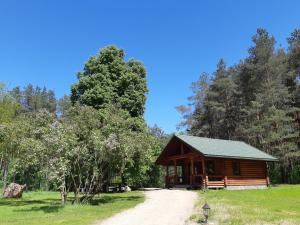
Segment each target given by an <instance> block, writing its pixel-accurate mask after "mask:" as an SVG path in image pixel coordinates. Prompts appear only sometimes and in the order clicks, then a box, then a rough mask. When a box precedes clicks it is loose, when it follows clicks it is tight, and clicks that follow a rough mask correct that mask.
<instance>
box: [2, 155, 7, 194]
mask: <svg viewBox="0 0 300 225" xmlns="http://www.w3.org/2000/svg"><path fill="white" fill-rule="evenodd" d="M7 176H8V161H6V160H4V161H3V178H2V182H3V190H5V188H6V186H7Z"/></svg>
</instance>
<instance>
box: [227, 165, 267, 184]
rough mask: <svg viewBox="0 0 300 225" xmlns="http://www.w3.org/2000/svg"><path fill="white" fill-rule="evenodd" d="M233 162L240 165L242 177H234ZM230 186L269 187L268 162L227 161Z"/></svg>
mask: <svg viewBox="0 0 300 225" xmlns="http://www.w3.org/2000/svg"><path fill="white" fill-rule="evenodd" d="M233 161H237V162H239V163H240V175H233V168H232V164H233ZM225 174H226V175H227V185H228V186H238V185H267V171H266V162H264V161H253V160H225Z"/></svg>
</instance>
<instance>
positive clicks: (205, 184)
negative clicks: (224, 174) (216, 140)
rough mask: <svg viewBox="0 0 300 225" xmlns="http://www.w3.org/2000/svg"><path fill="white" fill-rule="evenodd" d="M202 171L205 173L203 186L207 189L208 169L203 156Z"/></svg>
mask: <svg viewBox="0 0 300 225" xmlns="http://www.w3.org/2000/svg"><path fill="white" fill-rule="evenodd" d="M202 171H203V178H202V179H203V184H204V188H207V179H208V178H207V177H206V169H205V160H204V156H202Z"/></svg>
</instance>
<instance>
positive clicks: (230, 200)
mask: <svg viewBox="0 0 300 225" xmlns="http://www.w3.org/2000/svg"><path fill="white" fill-rule="evenodd" d="M199 197H200V200H199V202H198V204H197V206H196V212H197V213H195V215H193V217H192V219H193V220H195V221H197V222H199V223H200V222H201V220H203V216H202V208H201V207H202V205H203V204H204V203H205V202H207V203H208V204H209V205H210V206H211V216H210V219H209V220H210V221H211V222H214V224H215V225H218V224H220V225H221V224H226V225H245V224H251V225H271V224H272V225H277V224H278V225H279V224H280V225H299V224H300V185H280V186H278V187H272V188H269V189H265V190H240V191H229V190H220V191H213V190H210V191H206V192H202V191H200V192H199Z"/></svg>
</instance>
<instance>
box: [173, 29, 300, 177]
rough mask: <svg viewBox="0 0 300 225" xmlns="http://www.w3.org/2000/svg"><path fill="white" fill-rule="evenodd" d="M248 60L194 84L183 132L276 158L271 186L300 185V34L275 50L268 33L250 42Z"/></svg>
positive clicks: (262, 32) (185, 109) (223, 66)
mask: <svg viewBox="0 0 300 225" xmlns="http://www.w3.org/2000/svg"><path fill="white" fill-rule="evenodd" d="M252 42H253V46H251V47H250V48H249V55H248V56H247V57H246V58H245V59H241V60H240V61H239V62H238V63H237V64H235V65H234V66H231V67H227V66H226V64H225V61H224V60H223V59H221V60H220V61H219V63H218V64H217V68H216V71H215V72H214V73H213V74H212V75H210V74H207V73H203V74H202V75H201V76H200V78H199V80H198V81H196V82H194V83H193V84H192V91H193V96H191V97H190V98H189V100H190V104H189V105H187V106H179V107H177V108H178V110H179V111H180V112H182V113H183V118H184V119H183V121H182V122H181V124H179V126H180V127H181V128H183V127H184V128H186V129H187V132H188V133H189V134H192V135H197V136H205V137H211V138H221V139H232V140H242V141H245V142H247V143H249V144H251V145H253V146H256V147H257V148H259V149H262V150H263V151H265V152H267V153H269V154H272V155H274V156H276V157H278V159H279V162H278V163H275V164H270V165H269V166H270V174H271V178H272V181H273V182H277V183H281V182H283V183H299V182H300V30H295V31H294V32H292V33H291V36H290V37H288V38H287V42H288V48H287V49H283V48H275V43H276V42H275V38H274V37H273V36H272V35H270V34H269V33H268V32H267V31H266V30H265V29H258V30H257V33H256V34H255V35H254V36H253V37H252Z"/></svg>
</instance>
